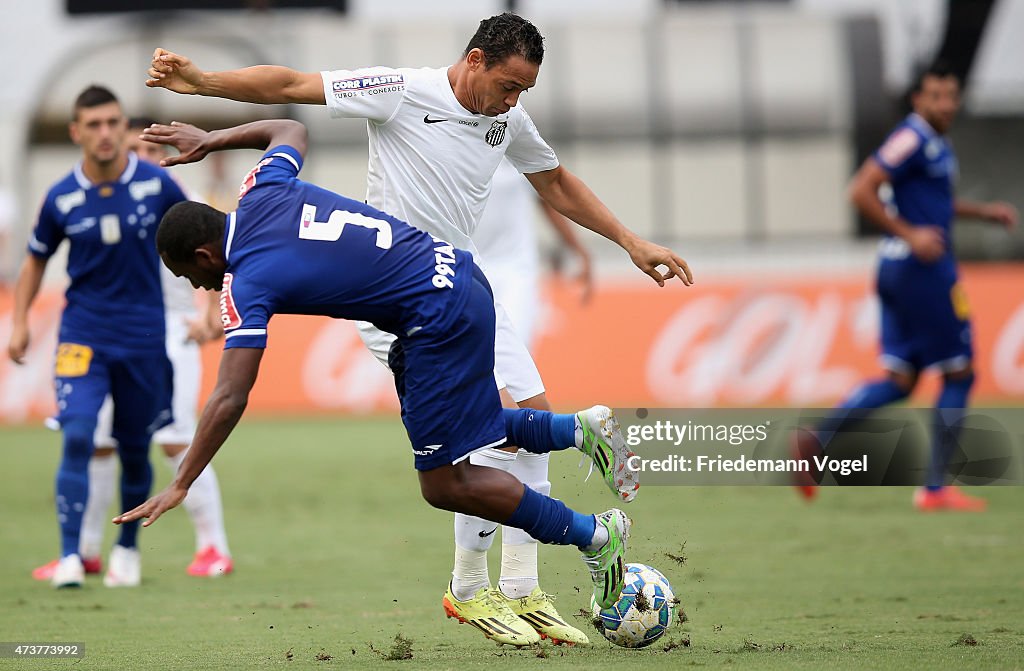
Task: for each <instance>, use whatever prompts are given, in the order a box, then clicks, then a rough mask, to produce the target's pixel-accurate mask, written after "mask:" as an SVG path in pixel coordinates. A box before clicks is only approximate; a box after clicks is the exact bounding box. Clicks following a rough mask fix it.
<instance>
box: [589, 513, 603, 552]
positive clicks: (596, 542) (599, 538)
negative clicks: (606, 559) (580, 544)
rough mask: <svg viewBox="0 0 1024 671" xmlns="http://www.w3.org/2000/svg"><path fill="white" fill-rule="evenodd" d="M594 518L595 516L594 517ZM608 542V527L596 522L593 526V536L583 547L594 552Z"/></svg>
mask: <svg viewBox="0 0 1024 671" xmlns="http://www.w3.org/2000/svg"><path fill="white" fill-rule="evenodd" d="M595 519H596V518H595ZM607 542H608V529H607V527H605V526H604V525H603V524H601V523H600V522H598V523H597V524H596V525H595V526H594V537H593V538H592V539H590V545H588V546H587V547H585V548H583V549H584V550H586V551H588V552H594V551H595V550H600V549H601V548H602V547H604V544H605V543H607Z"/></svg>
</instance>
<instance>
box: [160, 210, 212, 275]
mask: <svg viewBox="0 0 1024 671" xmlns="http://www.w3.org/2000/svg"><path fill="white" fill-rule="evenodd" d="M224 216H225V215H224V213H223V212H221V211H220V210H217V209H214V208H212V207H210V206H209V205H207V204H206V203H197V202H195V201H192V200H183V201H181V202H180V203H175V204H174V205H172V206H171V208H170V209H169V210H167V212H165V213H164V216H163V219H161V220H160V227H159V228H158V229H156V251H157V252H158V253H159V254H161V255H165V256H166V257H167V258H169V259H170V260H172V261H175V262H177V263H182V262H187V261H190V260H191V259H192V257H193V256H194V255H195V251H196V250H197V249H199V248H200V247H202V246H203V245H206V244H209V243H211V242H220V241H221V240H223V239H224Z"/></svg>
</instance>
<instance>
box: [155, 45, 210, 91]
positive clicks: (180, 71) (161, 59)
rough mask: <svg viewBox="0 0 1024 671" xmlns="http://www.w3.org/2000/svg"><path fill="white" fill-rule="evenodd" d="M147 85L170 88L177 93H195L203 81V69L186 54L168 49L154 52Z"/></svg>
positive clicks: (158, 49)
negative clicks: (179, 53) (180, 54)
mask: <svg viewBox="0 0 1024 671" xmlns="http://www.w3.org/2000/svg"><path fill="white" fill-rule="evenodd" d="M147 74H148V75H149V79H147V80H146V86H149V87H159V88H165V89H169V90H171V91H174V92H175V93H188V94H195V93H198V92H199V86H200V84H201V83H202V81H203V71H202V70H200V69H199V68H198V67H196V65H195V63H193V62H192V61H191V60H189V59H188V58H187V57H185V56H179V55H178V54H176V53H173V52H171V51H167V50H166V49H161V48H159V47H158V48H157V49H156V51H154V52H153V60H152V61H150V64H149V70H148V71H147Z"/></svg>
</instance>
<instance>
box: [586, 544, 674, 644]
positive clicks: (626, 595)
mask: <svg viewBox="0 0 1024 671" xmlns="http://www.w3.org/2000/svg"><path fill="white" fill-rule="evenodd" d="M590 606H591V609H592V610H593V612H594V625H595V626H596V627H597V628H598V629H600V631H601V633H602V634H604V637H605V638H607V639H608V640H609V641H611V642H612V643H614V644H615V645H620V646H622V647H624V648H643V647H646V646H648V645H650V644H651V643H654V642H655V641H657V640H658V639H659V638H661V637H662V635H664V633H665V632H666V631H667V630H668V628H669V626H671V624H672V618H673V617H674V616H675V612H676V597H675V594H673V593H672V586H671V585H669V582H668V578H666V577H665V576H664V575H662V573H661V571H659V570H658V569H656V568H652V567H650V566H647V565H646V564H626V581H625V585H624V586H623V588H622V594H621V595H619V600H618V601H616V602H615V603H614V604H612V606H611V607H610V608H604V609H602V608H600V607H598V605H597V602H596V601H595V600H594V597H590Z"/></svg>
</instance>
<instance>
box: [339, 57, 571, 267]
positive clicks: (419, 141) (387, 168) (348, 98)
mask: <svg viewBox="0 0 1024 671" xmlns="http://www.w3.org/2000/svg"><path fill="white" fill-rule="evenodd" d="M321 77H322V78H323V84H324V97H325V99H326V101H327V108H328V110H329V111H330V113H331V116H333V117H341V118H364V119H366V127H367V133H368V135H369V138H370V160H369V166H368V175H367V186H366V202H367V203H369V204H370V205H372V206H374V207H376V208H377V209H380V210H383V211H384V212H387V213H388V214H390V215H393V216H395V217H398V218H399V219H402V220H404V221H407V222H408V223H410V224H412V225H413V226H415V227H417V228H419V229H422V230H424V231H427V232H428V233H431V234H433V235H436V236H438V237H440V238H443V239H445V240H447V241H449V242H451V243H453V244H454V245H455V246H456V247H461V248H463V249H468V250H470V251H471V252H476V247H475V246H474V245H473V243H472V242H471V240H470V236H472V235H473V232H474V231H475V230H476V226H477V223H478V222H479V221H480V216H481V214H482V213H483V209H484V204H485V203H486V202H487V197H488V195H489V194H490V190H491V181H492V179H493V177H494V171H495V170H496V169H497V168H498V164H499V163H501V159H502V158H503V157H508V159H509V161H510V162H511V163H512V165H514V166H515V167H516V169H517V170H519V172H521V173H533V172H542V171H544V170H551V169H553V168H556V167H558V157H557V156H555V152H554V151H553V150H552V149H551V147H549V146H548V144H547V143H546V142H545V141H544V139H543V138H541V136H540V134H539V133H538V132H537V128H536V126H534V125H533V121H532V120H531V119H530V116H529V115H528V114H527V113H526V111H525V110H524V109H523V108H522V106H521V105H517V106H516V107H513V108H512V109H511V110H509V111H508V112H507V113H506V114H502V115H499V116H497V117H487V116H484V115H482V114H473V113H472V112H470V111H468V110H467V109H465V108H464V107H463V106H462V105H461V104H460V103H459V101H458V100H457V99H456V98H455V93H454V91H452V87H451V84H450V83H449V81H448V68H420V69H413V68H387V67H371V68H363V69H359V70H334V71H330V72H328V71H324V72H322V73H321Z"/></svg>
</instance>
